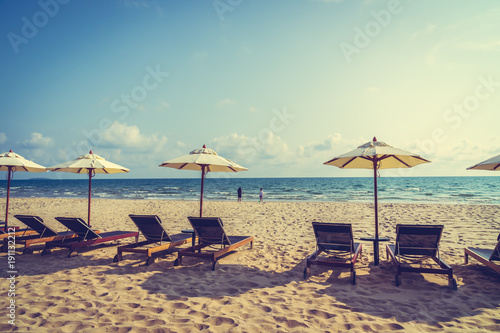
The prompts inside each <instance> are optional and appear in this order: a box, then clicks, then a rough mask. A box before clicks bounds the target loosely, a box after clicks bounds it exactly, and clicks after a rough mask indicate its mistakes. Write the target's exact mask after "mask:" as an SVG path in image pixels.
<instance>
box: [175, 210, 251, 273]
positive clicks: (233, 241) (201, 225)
mask: <svg viewBox="0 0 500 333" xmlns="http://www.w3.org/2000/svg"><path fill="white" fill-rule="evenodd" d="M188 220H189V222H190V223H191V225H192V226H193V229H194V231H195V233H196V236H197V237H198V244H197V245H194V246H191V247H189V248H186V249H182V250H179V252H177V255H178V257H177V259H176V260H175V262H174V265H175V266H178V265H182V257H198V258H208V259H210V260H211V261H212V270H215V268H216V266H217V264H218V259H219V258H220V257H222V256H224V255H226V254H228V253H229V252H232V251H234V250H235V249H236V248H238V247H240V246H243V245H245V244H248V243H250V248H252V247H253V236H228V235H227V234H226V232H225V231H224V228H223V223H222V220H221V219H220V218H218V217H188ZM207 247H210V248H211V249H206V248H207ZM202 249H206V250H204V251H202Z"/></svg>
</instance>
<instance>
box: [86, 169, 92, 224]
mask: <svg viewBox="0 0 500 333" xmlns="http://www.w3.org/2000/svg"><path fill="white" fill-rule="evenodd" d="M91 193H92V169H89V212H88V217H87V223H88V224H89V227H90V199H91Z"/></svg>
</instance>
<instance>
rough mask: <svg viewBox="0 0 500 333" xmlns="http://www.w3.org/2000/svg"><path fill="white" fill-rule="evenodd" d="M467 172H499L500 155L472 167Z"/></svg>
mask: <svg viewBox="0 0 500 333" xmlns="http://www.w3.org/2000/svg"><path fill="white" fill-rule="evenodd" d="M467 170H491V171H500V155H497V156H494V157H492V158H490V159H487V160H486V161H482V162H481V163H478V164H476V165H473V166H471V167H469V168H467Z"/></svg>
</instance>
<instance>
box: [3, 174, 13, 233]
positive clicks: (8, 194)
mask: <svg viewBox="0 0 500 333" xmlns="http://www.w3.org/2000/svg"><path fill="white" fill-rule="evenodd" d="M12 176H13V174H12V167H9V172H8V173H7V203H6V204H5V232H7V226H8V222H9V199H10V180H11V179H12Z"/></svg>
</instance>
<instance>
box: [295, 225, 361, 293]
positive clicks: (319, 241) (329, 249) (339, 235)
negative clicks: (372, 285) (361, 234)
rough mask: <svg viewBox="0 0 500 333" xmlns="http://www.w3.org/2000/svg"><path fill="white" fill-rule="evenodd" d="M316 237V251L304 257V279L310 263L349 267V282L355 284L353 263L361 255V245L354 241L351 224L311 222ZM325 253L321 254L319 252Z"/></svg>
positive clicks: (307, 275)
mask: <svg viewBox="0 0 500 333" xmlns="http://www.w3.org/2000/svg"><path fill="white" fill-rule="evenodd" d="M312 226H313V230H314V236H315V238H316V251H314V252H313V253H312V254H311V255H310V256H309V257H307V259H306V268H305V269H304V279H307V278H308V277H309V275H310V269H311V266H312V265H318V266H330V267H342V268H349V270H350V271H351V283H352V284H356V271H355V270H354V264H355V263H356V261H357V260H358V258H359V257H360V256H361V249H362V245H361V244H360V243H354V237H353V233H352V225H351V224H348V223H322V222H313V223H312ZM322 253H324V254H327V256H321V257H319V255H320V254H322Z"/></svg>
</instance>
